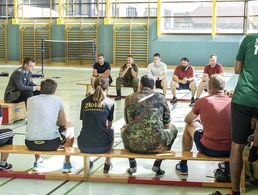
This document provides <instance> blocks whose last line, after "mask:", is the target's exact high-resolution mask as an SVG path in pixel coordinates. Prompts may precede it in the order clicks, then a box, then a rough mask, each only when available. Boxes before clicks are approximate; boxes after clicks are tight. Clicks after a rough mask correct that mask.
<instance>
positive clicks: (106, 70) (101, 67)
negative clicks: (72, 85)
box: [91, 53, 112, 89]
mask: <svg viewBox="0 0 258 195" xmlns="http://www.w3.org/2000/svg"><path fill="white" fill-rule="evenodd" d="M110 71H111V67H110V64H109V63H108V62H106V61H105V58H104V55H103V54H102V53H100V54H99V55H98V61H97V62H96V63H95V64H94V65H93V72H92V77H91V86H92V89H94V82H95V79H96V78H98V77H99V76H104V77H107V78H109V85H110V84H111V83H112V78H111V76H110Z"/></svg>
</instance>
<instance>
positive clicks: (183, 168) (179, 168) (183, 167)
mask: <svg viewBox="0 0 258 195" xmlns="http://www.w3.org/2000/svg"><path fill="white" fill-rule="evenodd" d="M176 172H178V173H179V174H181V175H188V166H187V164H180V163H177V164H176Z"/></svg>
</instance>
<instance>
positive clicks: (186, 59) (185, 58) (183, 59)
mask: <svg viewBox="0 0 258 195" xmlns="http://www.w3.org/2000/svg"><path fill="white" fill-rule="evenodd" d="M180 61H181V62H182V61H187V62H190V61H189V59H188V58H187V57H183V58H181V60H180Z"/></svg>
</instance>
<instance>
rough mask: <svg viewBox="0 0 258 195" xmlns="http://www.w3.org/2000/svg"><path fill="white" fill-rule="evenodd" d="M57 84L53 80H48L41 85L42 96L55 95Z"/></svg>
mask: <svg viewBox="0 0 258 195" xmlns="http://www.w3.org/2000/svg"><path fill="white" fill-rule="evenodd" d="M56 88H57V83H56V82H55V81H54V80H52V79H46V80H44V81H41V83H40V93H41V94H54V93H55V92H56Z"/></svg>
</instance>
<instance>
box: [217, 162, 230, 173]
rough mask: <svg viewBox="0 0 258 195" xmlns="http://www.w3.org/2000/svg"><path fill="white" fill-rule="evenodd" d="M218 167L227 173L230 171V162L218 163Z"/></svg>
mask: <svg viewBox="0 0 258 195" xmlns="http://www.w3.org/2000/svg"><path fill="white" fill-rule="evenodd" d="M218 167H219V168H220V169H223V170H225V171H229V162H222V163H218Z"/></svg>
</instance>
